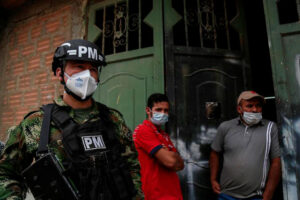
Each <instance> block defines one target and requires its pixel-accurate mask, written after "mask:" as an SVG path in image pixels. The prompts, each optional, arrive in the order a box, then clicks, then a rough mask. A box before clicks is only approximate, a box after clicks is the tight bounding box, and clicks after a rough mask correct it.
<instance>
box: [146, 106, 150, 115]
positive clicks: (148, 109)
mask: <svg viewBox="0 0 300 200" xmlns="http://www.w3.org/2000/svg"><path fill="white" fill-rule="evenodd" d="M146 113H147V114H148V115H150V113H151V108H149V107H146Z"/></svg>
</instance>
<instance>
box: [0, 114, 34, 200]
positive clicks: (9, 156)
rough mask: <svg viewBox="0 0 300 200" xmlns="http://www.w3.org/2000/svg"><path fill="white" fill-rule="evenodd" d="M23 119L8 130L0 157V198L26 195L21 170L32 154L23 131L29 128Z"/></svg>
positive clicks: (13, 198)
mask: <svg viewBox="0 0 300 200" xmlns="http://www.w3.org/2000/svg"><path fill="white" fill-rule="evenodd" d="M24 121H25V122H24ZM24 121H23V122H22V123H21V124H20V125H19V126H16V127H15V128H13V129H9V131H8V140H7V142H6V144H5V147H4V149H3V152H2V154H1V157H0V199H8V200H19V199H24V198H25V196H26V192H27V187H26V186H25V183H24V180H23V178H22V176H21V172H22V170H23V169H24V168H25V167H27V166H29V165H30V163H31V162H32V160H33V155H32V154H31V153H29V149H30V148H29V147H28V145H26V139H25V135H26V133H24V132H26V131H27V132H30V128H29V127H28V126H26V120H24ZM27 134H28V133H27Z"/></svg>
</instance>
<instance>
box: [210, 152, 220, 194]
mask: <svg viewBox="0 0 300 200" xmlns="http://www.w3.org/2000/svg"><path fill="white" fill-rule="evenodd" d="M209 165H210V182H211V186H212V189H213V191H214V192H215V193H217V194H220V192H221V188H220V184H219V183H218V181H217V177H218V172H219V165H220V154H219V153H218V152H216V151H214V150H212V151H211V153H210V158H209Z"/></svg>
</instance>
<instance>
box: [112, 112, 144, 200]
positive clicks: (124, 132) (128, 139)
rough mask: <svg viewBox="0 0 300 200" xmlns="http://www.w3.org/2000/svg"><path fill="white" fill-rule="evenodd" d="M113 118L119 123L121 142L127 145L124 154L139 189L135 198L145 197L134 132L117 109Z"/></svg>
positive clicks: (136, 199) (137, 199)
mask: <svg viewBox="0 0 300 200" xmlns="http://www.w3.org/2000/svg"><path fill="white" fill-rule="evenodd" d="M111 116H112V119H113V121H114V122H115V124H116V125H117V128H118V133H119V138H120V142H121V143H122V144H123V145H124V146H125V148H126V149H125V152H124V153H123V154H122V156H124V157H125V158H126V159H127V162H128V163H129V167H130V173H131V176H132V179H133V183H134V185H135V188H136V190H137V195H136V197H135V198H133V199H135V200H140V199H144V195H143V192H142V184H141V176H140V163H139V161H138V157H137V151H136V149H135V146H134V143H133V140H132V132H131V130H130V129H129V128H128V127H127V126H126V124H125V120H124V119H123V117H122V115H121V114H120V113H119V112H117V111H114V110H113V111H112V115H111Z"/></svg>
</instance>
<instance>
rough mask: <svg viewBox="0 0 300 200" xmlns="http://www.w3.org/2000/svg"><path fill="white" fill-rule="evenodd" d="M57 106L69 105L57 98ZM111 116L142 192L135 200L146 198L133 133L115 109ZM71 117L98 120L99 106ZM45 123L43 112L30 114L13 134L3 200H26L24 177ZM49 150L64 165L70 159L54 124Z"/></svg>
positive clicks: (3, 169) (2, 179) (2, 175)
mask: <svg viewBox="0 0 300 200" xmlns="http://www.w3.org/2000/svg"><path fill="white" fill-rule="evenodd" d="M55 103H56V104H57V105H59V106H68V105H67V104H65V103H64V101H63V100H62V98H58V99H56V100H55ZM69 108H70V107H69ZM110 113H111V115H110V116H111V120H112V121H113V122H114V123H115V124H116V126H117V128H118V129H119V130H118V131H117V133H118V137H119V140H120V142H121V143H122V144H123V145H125V146H126V152H125V153H123V154H122V156H125V157H126V158H127V161H128V163H129V167H130V170H131V171H130V172H131V175H132V177H133V181H134V184H135V187H136V189H137V191H138V195H137V196H136V197H135V198H134V199H142V198H143V197H142V196H143V195H142V192H141V190H140V188H141V183H140V175H139V163H138V159H137V153H136V150H135V148H134V145H133V142H132V137H131V131H130V130H129V129H128V127H127V126H126V125H125V122H124V119H123V118H122V116H121V115H120V114H119V113H118V112H117V111H115V110H112V109H111V110H110ZM69 114H70V116H71V117H72V118H73V119H74V120H75V121H76V122H77V123H79V124H83V123H85V122H87V121H90V122H92V121H95V120H98V119H99V111H98V104H97V103H95V102H94V103H93V106H92V107H91V108H89V109H88V110H84V109H83V110H74V109H71V108H70V111H69ZM42 120H43V111H41V110H40V111H38V112H35V113H33V114H31V115H29V116H28V117H27V118H26V119H24V120H23V121H22V122H21V123H20V124H19V125H18V126H17V127H15V128H14V129H13V130H11V131H10V134H9V138H8V140H7V143H6V145H5V148H4V150H3V153H2V155H1V160H0V199H8V200H12V199H13V200H15V199H23V198H24V196H25V194H26V190H27V188H26V186H25V185H24V181H22V180H23V179H22V177H21V175H20V174H21V172H22V170H24V169H25V168H26V167H28V166H29V165H30V164H31V163H32V162H33V161H34V159H35V156H36V151H37V148H38V145H39V140H40V132H41V124H42ZM49 149H50V150H51V151H52V152H54V153H55V154H56V156H57V157H58V159H59V161H60V162H62V161H63V160H64V159H66V158H65V156H66V155H65V152H64V147H63V144H62V134H61V131H60V130H59V129H57V128H56V127H55V126H54V124H53V123H52V122H51V127H50V141H49Z"/></svg>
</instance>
